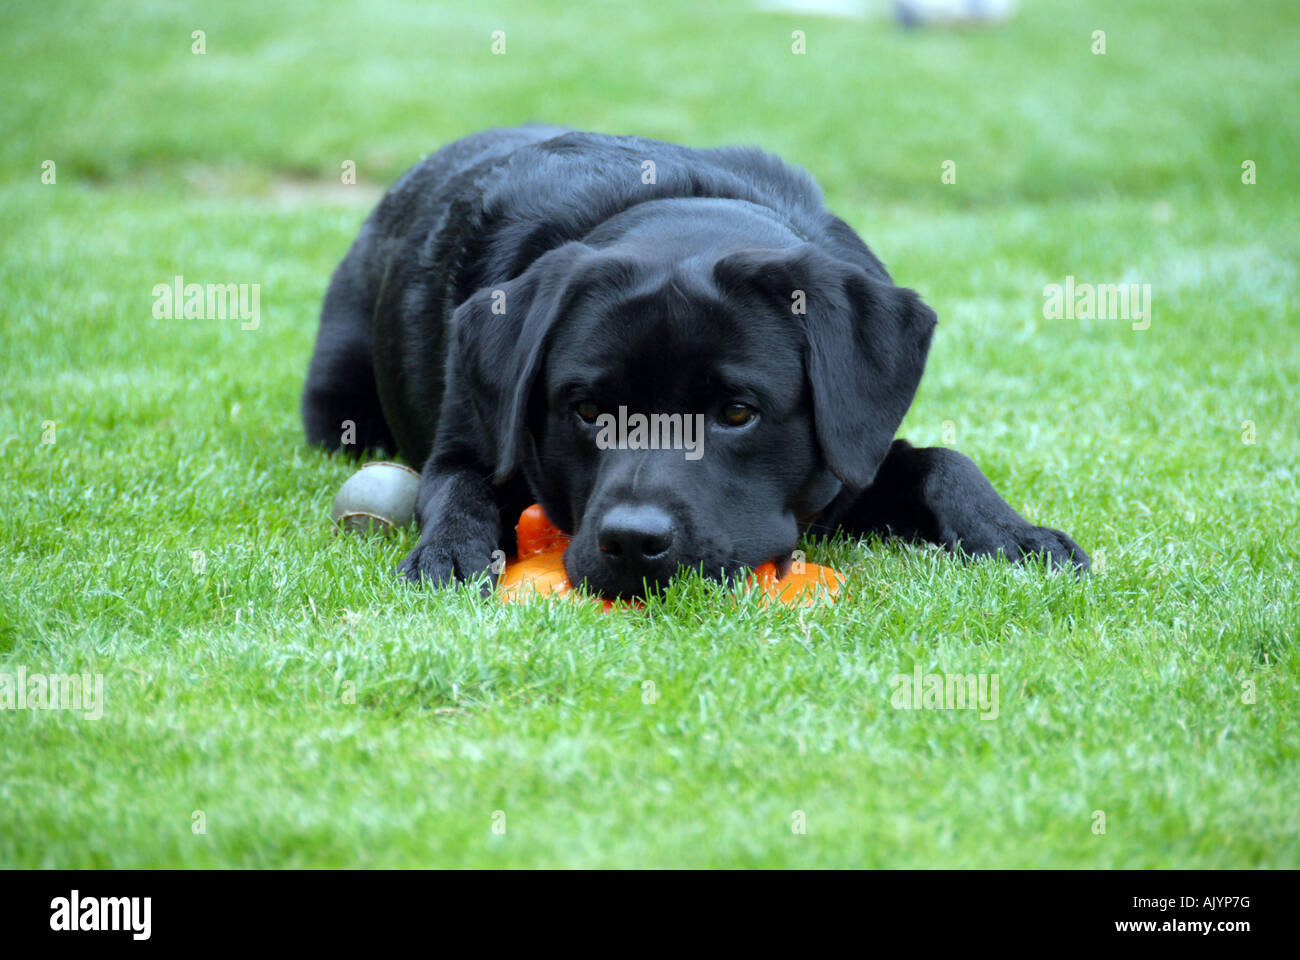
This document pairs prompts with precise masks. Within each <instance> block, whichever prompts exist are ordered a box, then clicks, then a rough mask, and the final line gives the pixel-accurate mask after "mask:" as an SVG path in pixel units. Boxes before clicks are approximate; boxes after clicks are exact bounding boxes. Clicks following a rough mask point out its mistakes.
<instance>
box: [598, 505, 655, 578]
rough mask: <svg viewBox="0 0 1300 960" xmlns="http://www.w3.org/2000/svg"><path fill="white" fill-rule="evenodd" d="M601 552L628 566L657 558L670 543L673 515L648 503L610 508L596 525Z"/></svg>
mask: <svg viewBox="0 0 1300 960" xmlns="http://www.w3.org/2000/svg"><path fill="white" fill-rule="evenodd" d="M596 541H597V542H598V543H599V544H600V552H601V555H602V556H603V557H604V558H605V559H606V560H608V561H611V562H622V563H625V564H628V565H636V564H641V563H645V562H646V561H649V560H659V559H661V558H662V557H663V556H664V554H666V553H667V552H668V548H669V547H671V546H672V545H673V518H672V517H670V516H669V515H668V514H667V513H665V512H664V511H663V510H660V509H659V508H658V507H654V506H651V505H650V504H637V505H635V506H630V505H620V506H617V507H613V508H612V509H611V510H610V511H609V512H608V513H606V514H605V516H604V517H602V518H601V521H600V526H599V527H597V528H596Z"/></svg>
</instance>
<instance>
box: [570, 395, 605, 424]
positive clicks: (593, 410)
mask: <svg viewBox="0 0 1300 960" xmlns="http://www.w3.org/2000/svg"><path fill="white" fill-rule="evenodd" d="M573 412H574V413H576V414H577V415H578V418H579V419H580V420H581V421H582V422H583V423H595V422H596V416H597V415H598V414H599V413H600V408H599V407H597V406H596V404H595V403H593V402H592V401H590V400H580V401H578V402H577V403H575V404H574V405H573Z"/></svg>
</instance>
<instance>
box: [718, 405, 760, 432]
mask: <svg viewBox="0 0 1300 960" xmlns="http://www.w3.org/2000/svg"><path fill="white" fill-rule="evenodd" d="M756 416H758V411H757V410H755V409H754V408H753V407H751V406H750V405H749V404H747V403H729V404H727V405H726V406H725V407H723V408H722V410H721V411H719V413H718V422H719V423H721V424H722V425H723V426H724V427H743V426H744V425H745V424H747V423H749V422H750V421H751V420H753V419H754V418H755V417H756Z"/></svg>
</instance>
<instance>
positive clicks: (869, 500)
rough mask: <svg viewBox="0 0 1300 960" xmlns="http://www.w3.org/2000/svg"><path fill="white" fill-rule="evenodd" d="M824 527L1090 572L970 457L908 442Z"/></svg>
mask: <svg viewBox="0 0 1300 960" xmlns="http://www.w3.org/2000/svg"><path fill="white" fill-rule="evenodd" d="M828 520H830V522H831V523H832V524H838V526H840V527H842V528H844V530H846V531H847V532H849V533H854V534H866V533H880V534H892V535H894V536H899V537H907V538H910V539H914V540H923V541H925V542H927V543H937V544H939V545H941V546H943V547H946V548H948V549H949V550H954V551H960V552H962V553H964V554H967V555H969V556H972V557H984V556H995V555H998V554H1002V555H1003V556H1005V557H1006V558H1007V559H1010V560H1020V559H1023V558H1030V557H1038V558H1042V559H1045V560H1047V562H1048V563H1049V564H1050V565H1051V566H1053V567H1063V568H1066V569H1077V570H1081V571H1082V570H1087V569H1088V565H1089V560H1088V555H1087V554H1086V553H1084V552H1083V550H1082V549H1080V547H1079V545H1078V544H1077V543H1075V542H1074V541H1073V540H1072V539H1070V537H1068V536H1067V535H1066V534H1064V533H1062V532H1061V531H1059V530H1053V529H1051V528H1050V527H1036V526H1034V525H1033V524H1031V523H1030V522H1029V521H1028V520H1026V519H1025V518H1024V517H1022V516H1021V515H1020V514H1018V513H1016V511H1015V510H1013V509H1012V508H1011V505H1010V504H1008V503H1007V502H1006V501H1005V500H1003V499H1002V498H1001V497H1000V496H998V493H997V491H996V490H994V489H993V485H992V484H990V483H989V481H988V479H987V478H986V477H985V476H984V474H983V473H981V472H980V469H979V467H977V466H975V464H974V462H973V461H972V460H971V459H970V458H969V457H967V456H964V455H962V454H960V453H958V452H957V451H956V450H945V449H943V448H942V447H925V448H917V447H913V446H912V445H911V444H910V443H908V442H907V441H906V440H895V441H894V443H893V445H892V446H891V447H890V449H889V455H888V456H886V458H885V462H884V463H883V464H881V466H880V470H879V471H878V472H877V474H876V477H875V480H874V481H873V482H872V484H871V486H870V487H868V488H867V489H866V490H864V491H863V492H862V493H861V494H860V495H859V496H858V497H857V498H856V499H855V500H854V501H853V502H852V503H851V504H849V505H848V507H847V508H846V509H845V510H844V511H843V514H842V516H840V517H838V518H837V517H834V515H833V513H832V516H831V517H828Z"/></svg>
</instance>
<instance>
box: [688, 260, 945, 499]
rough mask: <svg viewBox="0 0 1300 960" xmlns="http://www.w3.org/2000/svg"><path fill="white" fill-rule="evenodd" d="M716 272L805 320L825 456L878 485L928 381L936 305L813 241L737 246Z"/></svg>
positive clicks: (843, 476)
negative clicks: (783, 247)
mask: <svg viewBox="0 0 1300 960" xmlns="http://www.w3.org/2000/svg"><path fill="white" fill-rule="evenodd" d="M714 276H715V278H716V279H717V280H718V281H719V283H720V284H722V285H724V286H725V287H728V288H731V289H736V288H737V287H738V286H742V285H744V284H745V283H746V281H747V282H748V284H749V287H750V289H751V290H752V289H754V288H755V287H758V288H760V289H762V290H764V291H766V293H767V294H768V296H769V297H770V298H771V299H772V300H774V301H775V302H776V303H778V304H780V305H781V307H782V309H784V310H788V311H790V313H791V315H792V316H791V319H792V321H793V322H795V323H798V324H799V325H800V326H801V327H802V329H803V333H804V337H805V342H806V349H805V353H804V368H805V372H806V376H807V378H808V385H809V388H810V390H811V393H812V402H813V420H814V424H815V426H816V430H817V440H818V443H819V444H820V446H821V449H822V455H823V456H824V457H825V459H826V463H827V465H828V466H829V467H830V468H831V471H832V472H833V473H834V474H835V475H836V476H837V477H838V478H839V479H840V480H841V481H842V482H843V483H844V484H845V486H847V487H850V488H852V489H854V490H861V489H864V488H866V487H868V486H870V484H871V482H872V480H873V479H874V478H875V475H876V471H877V470H878V469H879V467H880V464H881V462H882V461H883V460H884V459H885V455H886V454H887V453H888V452H889V445H890V443H892V442H893V439H894V434H895V433H896V432H897V431H898V428H899V425H900V424H902V422H903V417H904V415H905V414H906V413H907V408H908V407H910V406H911V405H912V398H913V397H914V396H915V395H916V388H917V385H918V384H919V383H920V382H921V373H922V372H923V371H924V369H925V358H926V354H927V353H928V352H929V350H930V337H931V335H932V334H933V332H934V326H935V322H936V318H935V314H934V311H933V310H931V309H930V308H929V307H927V306H926V305H925V304H924V303H922V302H921V298H920V297H919V296H918V295H917V294H916V292H915V291H913V290H908V289H905V288H902V287H896V286H894V285H893V284H892V283H889V282H887V280H877V279H873V278H872V277H871V276H869V275H868V274H867V272H866V271H865V270H863V269H862V268H861V267H858V266H856V265H853V264H850V263H846V262H844V261H841V260H837V259H833V258H832V257H830V256H828V255H826V254H824V253H821V252H820V251H818V250H817V248H815V247H813V246H812V245H811V244H804V245H802V246H800V247H797V248H794V249H793V250H789V251H773V250H767V251H744V252H741V253H736V254H732V255H730V256H728V257H725V258H723V259H722V260H720V261H719V262H718V263H717V265H716V266H715V268H714Z"/></svg>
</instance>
